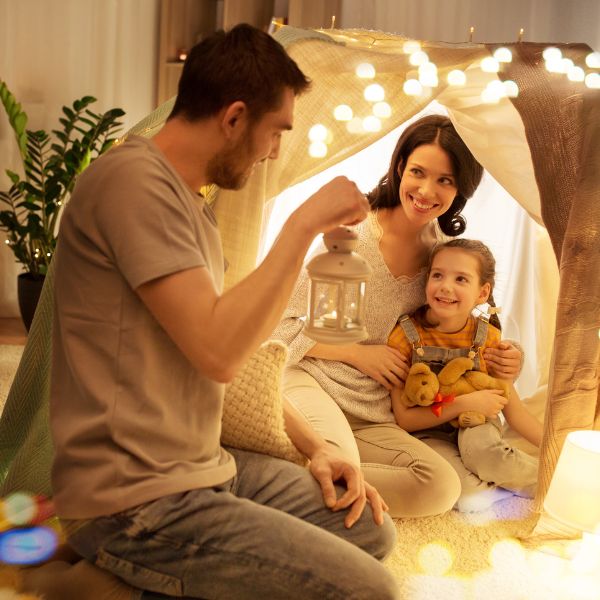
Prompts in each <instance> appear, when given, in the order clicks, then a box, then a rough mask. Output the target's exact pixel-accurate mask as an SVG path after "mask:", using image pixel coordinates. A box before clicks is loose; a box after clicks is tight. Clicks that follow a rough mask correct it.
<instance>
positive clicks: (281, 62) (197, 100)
mask: <svg viewBox="0 0 600 600" xmlns="http://www.w3.org/2000/svg"><path fill="white" fill-rule="evenodd" d="M309 85H310V81H309V80H308V79H307V78H306V76H305V75H304V73H302V71H301V70H300V69H299V67H298V65H297V64H296V63H295V62H294V61H293V60H292V59H291V58H290V57H289V56H288V54H287V53H286V51H285V50H284V48H283V46H282V45H281V44H280V43H279V42H277V41H275V40H274V39H273V38H272V37H271V36H270V35H268V34H267V33H265V32H263V31H260V30H259V29H256V28H255V27H252V26H251V25H247V24H245V23H243V24H241V25H237V26H236V27H234V28H233V29H231V30H230V31H228V32H224V31H217V32H216V33H214V34H213V35H211V36H210V37H207V38H206V39H204V40H202V41H201V42H199V43H198V44H196V45H195V46H194V47H193V48H192V49H191V50H190V53H189V54H188V57H187V59H186V61H185V64H184V65H183V72H182V74H181V78H180V80H179V87H178V91H177V98H176V99H175V105H174V106H173V110H172V111H171V114H170V115H169V119H171V118H172V117H175V116H181V117H183V118H185V119H187V120H189V121H197V120H200V119H205V118H207V117H210V116H213V115H215V114H216V113H218V112H219V111H220V110H221V109H222V108H223V107H225V106H229V105H230V104H232V103H233V102H236V101H238V100H241V101H242V102H244V103H245V104H246V106H247V107H248V113H249V116H250V119H251V120H254V121H256V120H258V119H259V118H260V117H262V115H264V114H265V113H266V112H269V111H272V110H277V108H279V107H280V106H281V103H282V102H283V90H284V89H285V88H290V89H291V90H293V92H294V94H295V95H298V94H300V93H302V92H304V91H305V90H306V89H307V88H308V87H309Z"/></svg>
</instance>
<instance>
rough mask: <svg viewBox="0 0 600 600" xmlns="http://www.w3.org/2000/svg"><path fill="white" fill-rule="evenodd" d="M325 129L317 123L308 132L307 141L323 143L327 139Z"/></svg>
mask: <svg viewBox="0 0 600 600" xmlns="http://www.w3.org/2000/svg"><path fill="white" fill-rule="evenodd" d="M327 133H328V131H327V127H325V125H321V123H317V124H316V125H313V126H312V127H311V128H310V130H309V132H308V139H309V140H310V141H311V142H324V141H325V140H326V139H327Z"/></svg>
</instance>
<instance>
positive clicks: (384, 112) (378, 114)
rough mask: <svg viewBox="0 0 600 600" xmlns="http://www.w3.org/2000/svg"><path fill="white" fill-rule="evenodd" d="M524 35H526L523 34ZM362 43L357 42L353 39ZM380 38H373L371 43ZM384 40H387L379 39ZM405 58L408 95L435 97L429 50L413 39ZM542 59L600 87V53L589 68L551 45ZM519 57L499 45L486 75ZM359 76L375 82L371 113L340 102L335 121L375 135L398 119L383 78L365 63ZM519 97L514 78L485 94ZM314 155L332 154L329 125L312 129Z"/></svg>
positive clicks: (453, 75)
mask: <svg viewBox="0 0 600 600" xmlns="http://www.w3.org/2000/svg"><path fill="white" fill-rule="evenodd" d="M520 35H522V32H521V34H520ZM350 39H352V40H353V41H358V40H356V39H355V38H350ZM377 41H378V40H377V39H375V38H373V39H372V40H371V43H370V45H371V46H373V45H375V43H376V42H377ZM379 41H384V40H383V39H382V40H379ZM402 50H403V52H404V54H406V55H408V62H409V63H410V65H412V66H414V67H415V69H414V70H412V71H409V73H408V74H407V77H406V79H405V81H404V83H403V86H402V90H403V92H404V94H406V95H407V96H414V97H419V96H425V97H426V96H429V95H431V91H432V89H433V88H436V87H438V86H439V73H438V67H437V65H436V64H435V63H434V62H433V61H431V60H430V58H429V56H428V54H427V52H425V50H423V47H422V46H421V43H420V42H419V41H417V40H407V41H406V42H404V44H403V46H402ZM542 56H543V58H544V66H545V68H546V70H547V71H548V72H549V73H554V74H557V75H564V76H566V77H567V78H568V79H569V80H570V81H572V82H581V83H583V84H584V85H585V86H587V87H588V88H590V89H600V74H599V73H598V72H597V70H598V69H599V68H600V52H591V53H589V54H588V55H587V56H586V59H585V64H586V67H587V72H586V69H584V68H583V66H580V65H576V64H575V63H574V61H573V60H571V59H570V58H567V57H564V56H563V54H562V52H561V50H560V48H557V47H555V46H548V47H547V48H545V49H544V51H543V53H542ZM512 59H513V54H512V51H511V50H510V48H507V47H504V46H502V47H499V48H497V49H496V50H495V51H494V53H493V54H492V55H491V56H486V57H485V58H483V59H481V61H480V62H479V68H480V69H481V71H483V72H485V73H492V74H493V73H498V72H500V71H501V69H502V67H503V64H506V63H510V62H512ZM355 74H356V76H357V77H358V78H359V79H360V80H365V81H369V80H371V81H370V82H369V83H367V84H366V86H365V88H364V92H363V97H364V99H365V100H366V101H367V102H368V103H369V105H370V114H367V115H364V114H363V115H362V116H359V115H358V114H356V111H354V110H353V109H352V107H351V106H350V105H348V104H338V105H337V106H335V107H334V108H333V118H334V119H335V120H336V121H339V122H345V123H346V129H347V131H348V132H349V133H352V134H362V133H374V132H378V131H381V129H382V127H383V120H384V119H387V118H389V117H390V116H391V115H392V108H391V106H390V105H389V104H388V103H387V102H386V101H385V98H386V91H385V88H384V87H383V86H382V85H381V84H380V83H376V82H375V81H374V80H375V79H376V77H377V71H376V69H375V66H374V65H372V64H371V63H367V62H363V63H360V64H358V65H357V66H356V69H355ZM467 80H468V73H467V72H466V71H463V70H460V69H452V70H451V71H449V72H448V73H447V75H446V81H447V84H448V85H449V86H464V85H466V84H467ZM518 95H519V86H518V85H517V83H516V82H515V81H513V80H510V79H508V80H504V81H501V80H500V79H493V80H491V81H489V82H488V83H487V84H486V86H485V87H484V88H483V89H482V91H481V96H480V97H481V101H482V102H483V103H485V104H497V103H498V102H500V100H502V99H503V98H516V97H517V96H518ZM308 139H309V147H308V153H309V155H310V156H311V157H313V158H323V157H325V156H327V153H328V146H329V144H330V143H331V141H332V140H333V133H332V131H331V129H330V128H329V127H327V126H326V125H323V124H322V123H317V124H315V125H313V126H312V127H311V128H310V129H309V131H308Z"/></svg>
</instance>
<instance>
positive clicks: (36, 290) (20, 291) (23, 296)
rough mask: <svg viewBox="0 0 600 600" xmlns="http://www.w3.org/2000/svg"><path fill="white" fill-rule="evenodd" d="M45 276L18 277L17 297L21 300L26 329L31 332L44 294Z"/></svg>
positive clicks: (22, 275)
mask: <svg viewBox="0 0 600 600" xmlns="http://www.w3.org/2000/svg"><path fill="white" fill-rule="evenodd" d="M45 279H46V276H45V275H34V274H33V273H21V274H20V275H19V276H18V277H17V296H18V298H19V310H20V311H21V319H23V324H24V325H25V329H27V331H29V328H30V327H31V321H33V315H34V314H35V309H36V306H37V304H38V300H39V299H40V294H41V293H42V287H43V285H44V280H45Z"/></svg>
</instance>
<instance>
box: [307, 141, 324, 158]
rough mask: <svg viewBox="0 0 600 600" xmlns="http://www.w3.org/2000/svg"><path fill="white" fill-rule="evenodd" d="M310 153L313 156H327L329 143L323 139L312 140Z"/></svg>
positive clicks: (309, 148)
mask: <svg viewBox="0 0 600 600" xmlns="http://www.w3.org/2000/svg"><path fill="white" fill-rule="evenodd" d="M308 154H309V155H310V156H312V157H313V158H323V157H324V156H327V144H326V143H325V142H322V141H318V140H317V141H314V142H311V144H310V146H309V147H308Z"/></svg>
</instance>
